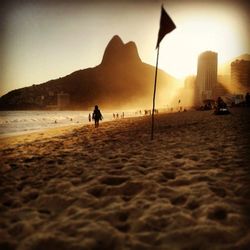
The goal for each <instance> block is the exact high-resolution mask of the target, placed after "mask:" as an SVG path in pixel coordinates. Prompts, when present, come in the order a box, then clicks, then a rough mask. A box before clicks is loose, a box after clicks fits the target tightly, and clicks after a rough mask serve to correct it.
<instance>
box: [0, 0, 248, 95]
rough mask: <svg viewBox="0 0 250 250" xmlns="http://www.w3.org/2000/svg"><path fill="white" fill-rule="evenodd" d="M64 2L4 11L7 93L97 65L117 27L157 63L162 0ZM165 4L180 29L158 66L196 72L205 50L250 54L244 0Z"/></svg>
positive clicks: (166, 42) (176, 72) (225, 56)
mask: <svg viewBox="0 0 250 250" xmlns="http://www.w3.org/2000/svg"><path fill="white" fill-rule="evenodd" d="M13 2H14V3H15V1H13ZM38 2H39V1H38ZM52 2H53V1H52ZM59 2H60V1H59ZM61 3H62V4H60V5H55V4H46V3H42V1H40V2H39V3H38V4H34V3H33V2H32V1H27V4H24V3H23V4H22V5H19V4H18V1H16V4H12V5H11V4H10V6H7V7H6V10H5V12H4V13H2V14H3V15H1V16H2V18H3V21H4V22H3V25H4V39H2V41H1V42H2V48H3V50H4V53H3V55H2V62H3V67H2V70H3V74H1V78H0V82H1V85H0V96H1V95H3V94H5V93H7V92H8V91H10V90H13V89H16V88H21V87H24V86H30V85H32V84H39V83H42V82H46V81H48V80H51V79H55V78H59V77H63V76H65V75H67V74H70V73H72V72H73V71H76V70H79V69H85V68H89V67H94V66H96V65H98V64H99V63H100V62H101V60H102V56H103V52H104V49H105V47H106V45H107V43H108V41H109V40H110V39H111V38H112V37H113V36H114V35H116V34H117V35H119V36H120V37H121V38H122V40H123V41H124V42H125V43H127V42H129V41H134V42H135V43H136V45H137V48H138V52H139V55H140V57H141V59H142V61H143V62H145V63H148V64H151V65H155V60H156V50H155V45H156V40H157V34H158V29H159V18H160V4H159V3H155V1H140V2H137V3H133V2H131V1H121V2H119V3H117V2H115V1H107V2H105V1H103V2H99V1H97V2H96V1H93V3H92V2H85V1H75V2H74V1H73V3H74V4H70V5H69V4H67V3H66V2H64V1H62V2H61ZM164 7H165V9H166V10H167V11H168V13H169V15H170V16H171V17H172V19H173V21H174V22H175V24H176V26H177V28H176V29H175V30H174V31H172V32H171V33H170V34H168V35H167V36H166V37H165V38H164V39H163V40H162V42H161V45H160V59H159V68H161V69H163V70H164V71H166V72H167V73H169V74H171V75H172V76H175V77H177V78H184V77H185V76H187V75H189V74H195V73H196V65H197V57H198V55H199V54H200V53H201V52H203V51H206V50H212V51H215V52H217V53H218V60H219V63H223V62H225V61H227V60H230V59H232V58H234V57H236V56H239V55H241V54H244V53H250V48H249V44H250V43H249V27H248V26H247V24H248V23H249V16H248V15H247V8H246V6H245V2H244V1H237V3H236V2H234V1H217V2H214V1H167V2H166V3H164ZM3 10H4V9H3ZM31 72H32V73H31Z"/></svg>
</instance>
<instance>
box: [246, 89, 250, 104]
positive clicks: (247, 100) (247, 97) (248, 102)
mask: <svg viewBox="0 0 250 250" xmlns="http://www.w3.org/2000/svg"><path fill="white" fill-rule="evenodd" d="M245 102H246V106H247V107H250V94H249V92H247V93H246V96H245Z"/></svg>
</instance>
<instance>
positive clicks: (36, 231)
mask: <svg viewBox="0 0 250 250" xmlns="http://www.w3.org/2000/svg"><path fill="white" fill-rule="evenodd" d="M231 111H232V115H227V116H215V115H213V114H212V112H209V111H208V112H198V111H190V112H182V113H172V114H159V115H157V116H156V121H155V139H154V140H153V141H151V140H150V127H151V118H150V117H138V118H128V119H121V120H116V121H113V122H106V123H102V124H101V125H100V127H99V128H98V129H95V128H94V126H83V127H80V128H79V127H78V128H74V129H72V130H67V131H64V132H62V133H61V134H60V133H57V134H56V135H55V136H52V135H51V134H50V135H49V136H46V132H43V133H40V136H39V134H36V136H33V137H32V136H31V137H32V138H33V139H32V138H31V137H29V139H28V140H24V139H23V140H20V139H19V140H18V138H16V139H13V138H12V140H8V139H4V141H3V140H2V144H1V151H0V164H1V177H0V183H1V184H0V194H1V195H0V249H18V250H31V249H33V250H34V249H36V250H57V249H60V250H66V249H67V250H69V249H70V250H78V249H79V250H80V249H93V250H94V249H95V250H96V249H107V250H111V249H135V250H137V249H150V250H151V249H156V250H157V249H162V250H163V249H164V250H168V249H171V250H174V249H202V250H204V249H250V230H249V225H250V202H249V200H250V188H249V187H250V179H249V177H250V174H249V168H250V161H249V160H250V146H249V138H250V132H249V131H250V130H249V124H250V123H249V122H250V110H249V109H247V108H245V109H237V108H235V109H232V110H231ZM23 138H24V137H23Z"/></svg>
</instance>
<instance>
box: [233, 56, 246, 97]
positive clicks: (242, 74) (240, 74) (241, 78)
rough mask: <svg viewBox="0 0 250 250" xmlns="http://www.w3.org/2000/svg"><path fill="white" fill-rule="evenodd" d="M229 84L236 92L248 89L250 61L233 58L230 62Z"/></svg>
mask: <svg viewBox="0 0 250 250" xmlns="http://www.w3.org/2000/svg"><path fill="white" fill-rule="evenodd" d="M231 85H232V87H233V88H234V89H235V91H238V92H245V91H249V90H250V61H245V60H235V61H234V62H232V63H231Z"/></svg>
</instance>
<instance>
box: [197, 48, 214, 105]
mask: <svg viewBox="0 0 250 250" xmlns="http://www.w3.org/2000/svg"><path fill="white" fill-rule="evenodd" d="M217 64H218V54H217V53H215V52H212V51H206V52H203V53H202V54H200V55H199V57H198V66H197V77H196V93H197V98H198V100H197V101H198V102H200V103H202V101H203V100H205V99H215V98H216V97H215V89H216V86H217Z"/></svg>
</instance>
